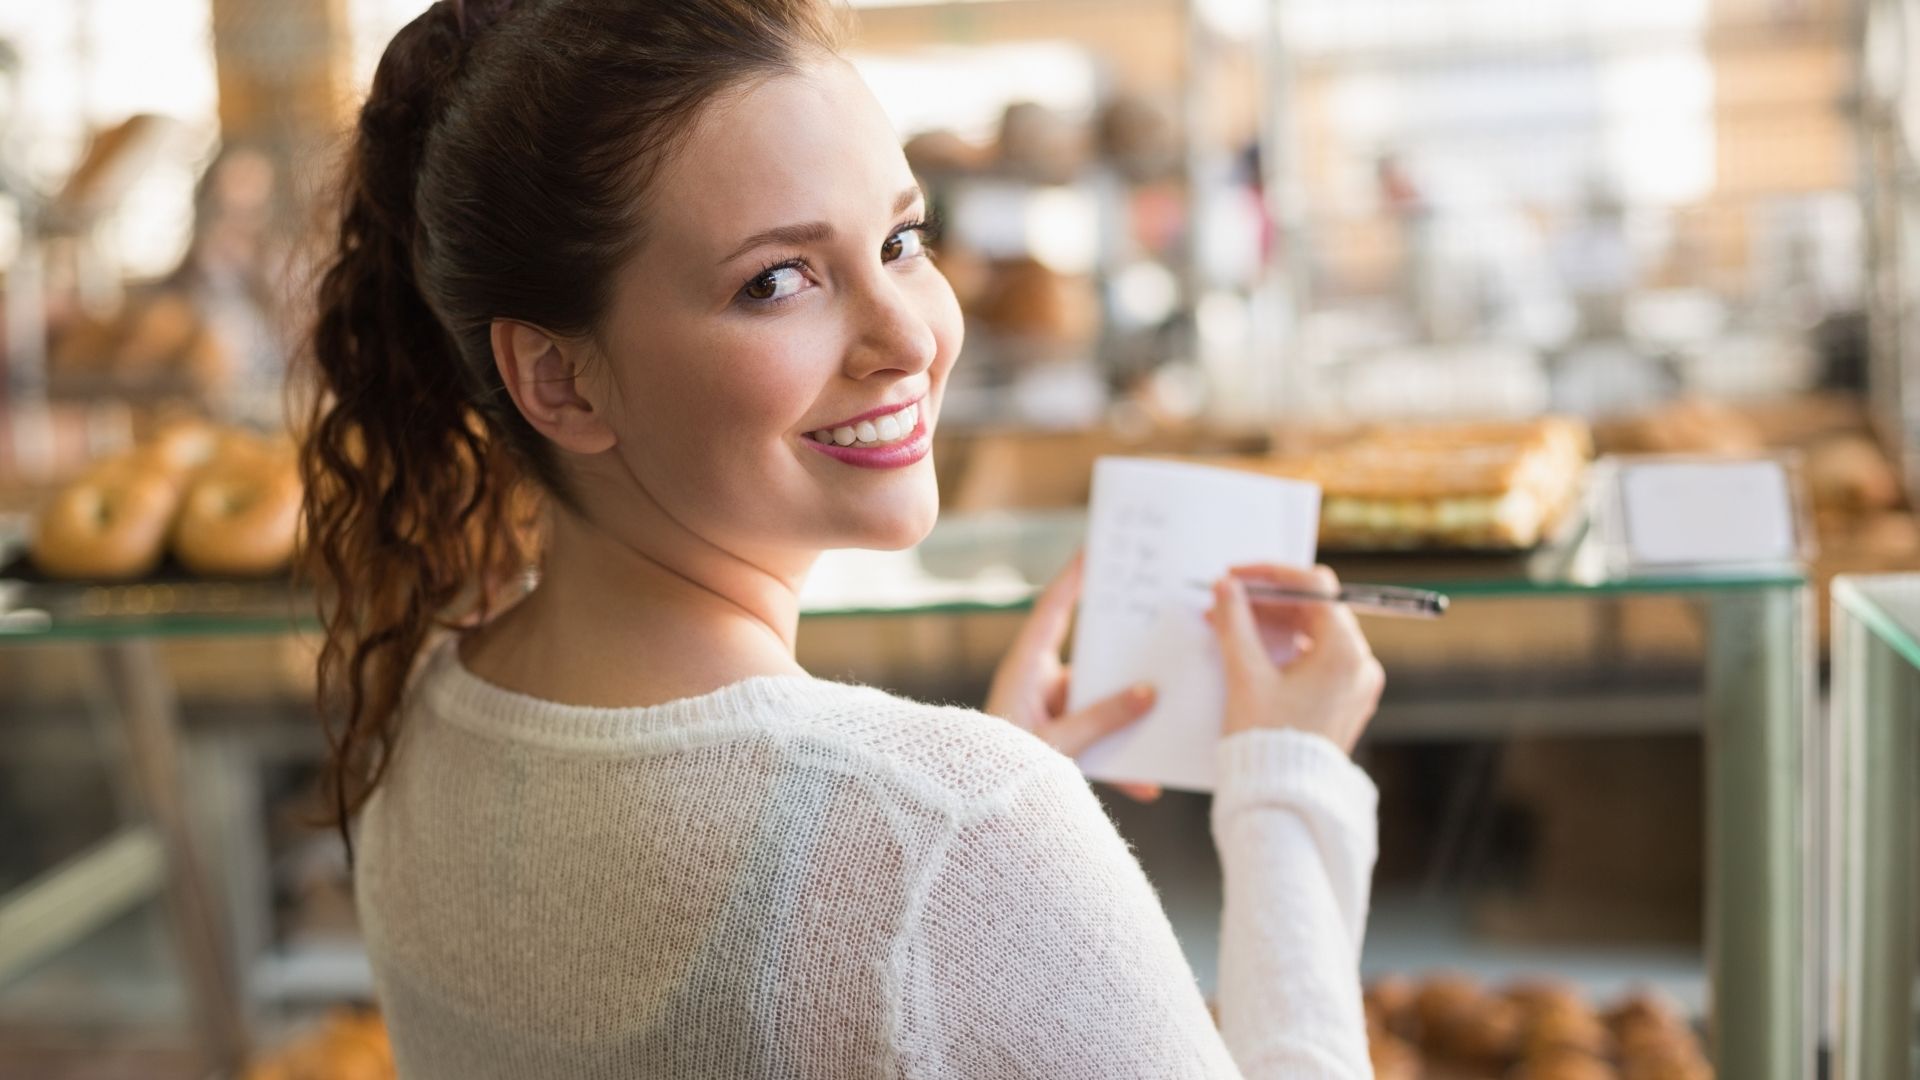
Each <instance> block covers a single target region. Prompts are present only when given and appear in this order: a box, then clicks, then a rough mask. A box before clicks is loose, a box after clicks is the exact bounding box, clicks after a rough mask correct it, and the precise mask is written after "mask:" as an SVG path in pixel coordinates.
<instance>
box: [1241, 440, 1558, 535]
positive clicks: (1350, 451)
mask: <svg viewBox="0 0 1920 1080" xmlns="http://www.w3.org/2000/svg"><path fill="white" fill-rule="evenodd" d="M1591 451H1592V442H1591V438H1590V436H1589V435H1588V432H1587V429H1586V426H1585V425H1584V424H1581V423H1580V422H1579V421H1576V420H1570V419H1566V418H1562V417H1546V418H1543V419H1540V420H1536V421H1529V422H1525V423H1518V422H1515V423H1490V424H1461V425H1450V426H1443V427H1428V428H1413V429H1407V430H1399V431H1376V432H1370V433H1367V434H1364V435H1361V436H1359V437H1357V438H1355V439H1353V440H1351V441H1349V442H1347V443H1345V444H1343V445H1340V446H1337V447H1335V448H1333V449H1331V450H1328V451H1324V452H1322V453H1318V454H1312V455H1308V456H1305V457H1296V458H1281V459H1277V460H1256V461H1253V462H1237V463H1238V464H1246V465H1250V466H1251V467H1254V468H1257V469H1260V470H1261V471H1265V472H1269V473H1272V474H1274V475H1278V476H1291V477H1296V478H1299V479H1303V480H1309V481H1311V482H1313V483H1316V484H1318V485H1319V486H1320V489H1321V503H1320V515H1321V518H1320V543H1321V545H1322V546H1324V547H1327V548H1330V549H1341V548H1345V549H1367V550H1371V549H1396V548H1401V549H1406V548H1420V547H1433V546H1442V547H1462V548H1488V549H1516V548H1527V547H1531V546H1533V545H1534V544H1536V543H1539V542H1540V541H1541V540H1543V539H1544V538H1545V537H1546V534H1547V533H1548V532H1549V531H1550V530H1551V529H1552V527H1553V525H1554V524H1555V523H1556V522H1558V521H1559V520H1560V519H1561V518H1562V517H1563V516H1564V515H1565V514H1566V513H1567V512H1569V511H1570V510H1571V509H1573V507H1574V505H1575V503H1576V502H1577V501H1578V498H1579V495H1580V490H1581V481H1582V478H1583V477H1584V475H1585V472H1586V463H1587V457H1588V455H1589V454H1590V453H1591Z"/></svg>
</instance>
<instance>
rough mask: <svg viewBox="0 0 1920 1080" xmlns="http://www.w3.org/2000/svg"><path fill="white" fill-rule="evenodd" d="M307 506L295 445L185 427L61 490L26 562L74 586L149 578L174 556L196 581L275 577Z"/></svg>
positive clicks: (38, 526) (40, 521) (176, 426)
mask: <svg viewBox="0 0 1920 1080" xmlns="http://www.w3.org/2000/svg"><path fill="white" fill-rule="evenodd" d="M300 503H301V485H300V475H299V469H298V464H297V461H296V455H295V452H294V447H293V444H292V442H291V441H289V440H286V439H284V438H279V439H269V438H265V437H262V436H259V435H255V434H252V433H250V432H246V431H243V430H240V429H234V428H218V427H215V426H213V425H210V424H207V423H204V422H202V421H197V420H186V421H177V422H175V423H172V424H169V425H167V426H165V427H163V428H161V429H160V430H159V431H158V432H157V433H155V435H154V436H153V437H152V438H150V439H148V440H147V441H145V442H143V443H141V444H139V445H137V446H135V447H133V448H132V449H129V450H127V451H124V452H122V453H119V454H116V455H114V456H112V457H109V458H106V459H104V460H102V461H99V462H97V463H95V464H94V465H93V466H91V467H89V468H88V469H87V470H85V471H84V472H83V473H82V474H81V475H80V476H79V477H77V478H76V479H74V480H73V481H71V482H69V483H68V484H67V485H66V486H64V487H62V488H61V489H59V490H58V491H56V492H54V493H53V495H52V497H51V498H50V499H49V500H48V501H47V503H46V505H45V506H44V507H43V508H42V509H41V511H40V513H39V515H38V516H37V518H36V519H35V521H34V525H33V530H32V538H31V541H30V543H29V546H28V557H29V558H30V559H31V560H32V562H33V565H34V567H35V568H36V569H38V570H39V571H40V572H41V573H43V574H45V575H47V576H48V577H53V578H61V579H66V580H82V581H130V580H134V579H137V578H141V577H145V576H147V575H150V574H152V573H153V572H154V571H155V570H156V569H158V568H159V567H160V565H161V563H162V561H163V559H164V558H165V556H166V554H167V553H168V552H169V551H171V553H172V554H173V555H174V556H175V557H176V558H177V559H178V560H179V562H180V564H181V565H182V566H184V567H186V568H187V569H188V570H190V571H192V572H194V573H198V574H206V575H216V576H250V575H262V574H270V573H273V572H275V571H278V570H280V569H282V568H283V567H285V566H286V565H287V564H288V563H289V562H290V561H291V560H292V557H293V552H294V547H295V543H296V539H297V537H296V534H297V531H298V528H299V517H300Z"/></svg>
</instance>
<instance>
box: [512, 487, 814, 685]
mask: <svg viewBox="0 0 1920 1080" xmlns="http://www.w3.org/2000/svg"><path fill="white" fill-rule="evenodd" d="M647 517H648V520H646V521H644V522H641V523H637V524H638V527H637V528H635V527H622V525H621V524H620V523H611V522H610V523H607V524H604V525H603V524H601V523H599V522H594V521H589V520H586V519H583V518H581V517H579V516H577V515H575V514H573V513H571V512H569V511H567V510H564V509H560V508H556V509H555V510H554V512H553V527H552V529H551V530H550V532H549V543H548V545H547V553H546V558H545V559H544V567H543V569H542V572H541V583H540V586H539V587H538V589H537V590H536V592H537V593H539V592H544V593H546V594H547V596H548V597H550V598H551V599H552V600H553V601H555V602H557V609H558V610H560V611H564V612H567V613H568V617H570V618H579V617H592V618H594V619H595V621H597V622H601V623H603V624H605V625H604V626H603V629H604V630H608V631H614V632H618V629H619V627H620V626H621V625H623V624H630V623H635V622H640V621H644V622H646V623H649V624H657V623H658V622H660V621H663V620H664V621H668V622H672V623H674V624H676V630H677V631H678V632H684V633H688V634H689V635H690V636H695V637H702V638H708V637H711V635H712V633H713V632H714V631H724V633H725V635H726V636H729V637H733V636H740V637H743V638H745V639H747V640H751V641H753V642H755V643H757V644H756V649H755V651H759V650H760V649H764V648H772V649H776V650H778V652H779V653H780V654H781V655H782V656H783V657H785V658H786V659H787V660H788V661H791V660H792V659H793V651H794V640H795V637H796V634H797V631H798V629H799V623H800V600H799V590H800V584H801V581H802V580H804V578H805V576H806V571H807V569H808V567H809V566H811V564H812V562H813V560H812V558H811V557H808V558H806V559H805V560H804V561H797V565H792V566H787V567H781V568H775V567H772V566H769V565H766V564H763V563H758V562H755V561H753V560H751V559H749V558H746V557H743V556H740V555H737V554H735V553H733V552H729V551H726V550H724V549H722V548H720V547H718V546H716V545H714V544H712V543H709V542H707V541H705V540H703V539H701V538H700V537H698V536H697V535H695V534H694V533H693V532H691V531H690V530H688V529H686V528H685V527H683V526H681V525H680V524H679V523H678V522H675V521H673V520H672V519H671V518H668V517H667V516H666V515H664V514H659V513H656V514H650V515H647Z"/></svg>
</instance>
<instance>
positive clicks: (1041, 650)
mask: <svg viewBox="0 0 1920 1080" xmlns="http://www.w3.org/2000/svg"><path fill="white" fill-rule="evenodd" d="M1085 565H1086V552H1085V551H1084V550H1083V551H1076V552H1074V553H1073V558H1071V559H1068V560H1067V565H1066V566H1064V567H1061V568H1060V572H1059V573H1058V574H1055V575H1054V578H1053V580H1052V581H1050V582H1048V583H1047V587H1046V588H1045V589H1042V590H1041V592H1040V595H1039V596H1038V597H1037V598H1035V600H1034V601H1033V613H1032V614H1030V615H1028V616H1027V621H1026V624H1025V625H1023V626H1022V627H1021V628H1020V634H1019V636H1018V637H1016V638H1015V639H1014V645H1013V651H1014V652H1016V653H1018V654H1020V655H1022V656H1025V657H1033V656H1039V655H1042V654H1046V653H1051V654H1054V655H1058V654H1059V652H1060V646H1062V645H1064V644H1066V641H1067V627H1068V626H1070V625H1071V624H1072V623H1073V607H1074V604H1075V603H1077V602H1078V601H1079V599H1080V577H1081V570H1082V568H1083V567H1084V566H1085Z"/></svg>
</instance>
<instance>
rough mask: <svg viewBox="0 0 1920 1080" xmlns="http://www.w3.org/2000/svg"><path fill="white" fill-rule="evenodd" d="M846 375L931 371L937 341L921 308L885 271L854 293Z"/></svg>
mask: <svg viewBox="0 0 1920 1080" xmlns="http://www.w3.org/2000/svg"><path fill="white" fill-rule="evenodd" d="M852 308H853V310H852V312H851V318H852V320H853V327H852V330H853V333H852V339H851V341H850V342H849V344H848V346H847V356H846V362H845V365H844V366H845V369H846V374H847V375H848V376H849V377H850V378H855V379H864V378H866V377H868V376H870V375H874V374H878V373H880V372H885V371H895V372H898V373H900V374H903V375H918V374H919V373H920V372H922V371H925V370H927V368H929V367H931V366H933V360H934V356H935V354H936V352H937V350H938V348H939V342H938V341H936V340H935V339H934V334H933V326H932V325H931V324H930V323H929V322H928V320H927V317H926V315H925V313H924V312H922V311H921V309H920V306H919V305H917V304H916V303H915V302H914V298H913V296H912V295H910V294H909V292H908V291H907V290H906V289H903V288H902V287H901V286H900V284H899V282H897V281H894V280H892V279H891V276H890V275H888V274H887V273H886V272H884V271H882V273H881V274H880V275H879V276H878V278H877V279H876V280H873V281H872V283H871V284H869V285H867V286H866V287H864V288H861V289H859V290H858V291H857V292H856V299H855V300H854V301H853V304H852Z"/></svg>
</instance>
